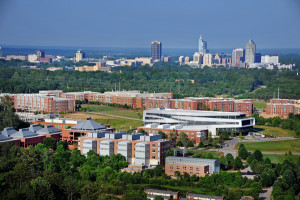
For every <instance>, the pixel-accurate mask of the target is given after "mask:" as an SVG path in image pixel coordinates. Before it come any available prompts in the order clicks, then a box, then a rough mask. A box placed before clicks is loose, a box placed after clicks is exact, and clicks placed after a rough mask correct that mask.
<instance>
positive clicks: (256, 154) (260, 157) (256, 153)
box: [253, 150, 263, 161]
mask: <svg viewBox="0 0 300 200" xmlns="http://www.w3.org/2000/svg"><path fill="white" fill-rule="evenodd" d="M253 155H254V157H255V159H256V160H258V161H263V155H262V153H261V151H260V150H255V151H254V152H253Z"/></svg>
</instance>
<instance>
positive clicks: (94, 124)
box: [71, 117, 106, 130]
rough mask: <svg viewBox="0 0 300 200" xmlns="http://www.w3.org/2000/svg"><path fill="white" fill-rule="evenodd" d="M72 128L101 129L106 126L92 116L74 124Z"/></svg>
mask: <svg viewBox="0 0 300 200" xmlns="http://www.w3.org/2000/svg"><path fill="white" fill-rule="evenodd" d="M71 129H73V130H99V129H106V126H104V125H102V124H100V123H98V122H95V121H94V120H92V119H91V118H90V117H88V118H87V119H86V121H84V122H81V123H79V124H77V125H76V126H73V127H72V128H71Z"/></svg>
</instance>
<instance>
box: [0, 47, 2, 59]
mask: <svg viewBox="0 0 300 200" xmlns="http://www.w3.org/2000/svg"><path fill="white" fill-rule="evenodd" d="M1 57H2V47H0V58H1Z"/></svg>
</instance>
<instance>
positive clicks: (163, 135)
mask: <svg viewBox="0 0 300 200" xmlns="http://www.w3.org/2000/svg"><path fill="white" fill-rule="evenodd" d="M158 134H160V135H161V139H167V136H166V134H165V133H164V132H162V131H158Z"/></svg>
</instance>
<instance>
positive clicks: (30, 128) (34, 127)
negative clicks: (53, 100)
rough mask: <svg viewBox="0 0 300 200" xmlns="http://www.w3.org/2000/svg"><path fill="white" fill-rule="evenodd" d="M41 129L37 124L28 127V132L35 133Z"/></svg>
mask: <svg viewBox="0 0 300 200" xmlns="http://www.w3.org/2000/svg"><path fill="white" fill-rule="evenodd" d="M41 129H42V127H40V126H39V125H38V124H31V125H30V126H29V130H30V131H31V132H34V133H36V132H37V131H38V130H41Z"/></svg>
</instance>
